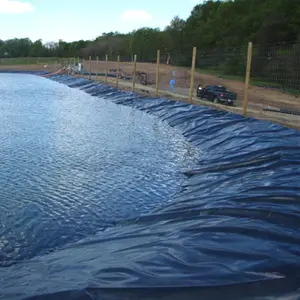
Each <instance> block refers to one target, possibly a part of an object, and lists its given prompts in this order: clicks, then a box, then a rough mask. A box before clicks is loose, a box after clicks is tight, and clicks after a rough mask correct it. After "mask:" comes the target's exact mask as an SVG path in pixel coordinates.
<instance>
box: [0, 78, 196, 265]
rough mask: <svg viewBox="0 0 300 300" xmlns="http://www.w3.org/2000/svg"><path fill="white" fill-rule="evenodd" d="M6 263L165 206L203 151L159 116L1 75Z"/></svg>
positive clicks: (0, 258)
mask: <svg viewBox="0 0 300 300" xmlns="http://www.w3.org/2000/svg"><path fill="white" fill-rule="evenodd" d="M0 95H1V96H0V100H1V101H0V128H1V129H0V157H1V160H0V163H1V173H0V190H1V193H0V265H2V266H5V265H9V264H11V263H14V262H16V261H19V260H22V259H25V258H31V257H34V256H36V255H41V254H44V253H47V252H49V251H53V250H54V249H56V248H59V247H61V246H63V245H65V244H67V243H70V242H74V241H77V240H80V239H81V238H84V237H87V236H89V235H92V234H94V233H96V232H97V231H99V230H102V229H104V228H107V227H109V226H111V225H114V224H115V223H116V222H118V221H122V220H126V219H129V218H134V217H138V216H140V215H142V214H145V213H149V212H151V210H153V209H154V208H158V207H160V206H164V205H165V204H166V203H167V202H168V201H171V198H172V196H173V195H174V194H176V193H177V192H178V191H179V190H180V188H181V185H182V182H183V180H184V175H183V174H182V171H184V170H186V169H188V168H190V167H192V166H193V165H194V164H195V162H196V161H197V158H198V156H199V153H198V152H197V151H196V149H195V148H194V147H192V146H191V145H190V144H189V143H187V142H186V141H185V140H184V138H183V137H182V136H181V134H179V132H177V131H176V130H174V129H172V128H171V127H169V126H168V125H167V124H166V123H163V122H161V121H159V120H158V118H156V117H153V116H150V115H148V114H146V113H143V112H141V111H137V110H134V109H132V108H129V107H124V106H119V105H116V104H114V103H111V102H110V101H107V100H104V99H101V98H98V97H92V96H90V95H88V94H86V93H84V92H82V91H79V90H74V89H70V88H68V87H67V86H65V85H61V84H59V83H56V82H53V81H50V80H47V79H44V78H41V77H38V76H33V75H22V74H0Z"/></svg>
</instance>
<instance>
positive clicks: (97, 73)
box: [96, 56, 99, 81]
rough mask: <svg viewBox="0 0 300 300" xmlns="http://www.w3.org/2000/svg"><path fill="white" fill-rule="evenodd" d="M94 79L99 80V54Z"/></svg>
mask: <svg viewBox="0 0 300 300" xmlns="http://www.w3.org/2000/svg"><path fill="white" fill-rule="evenodd" d="M96 59H97V66H96V81H99V56H97V58H96Z"/></svg>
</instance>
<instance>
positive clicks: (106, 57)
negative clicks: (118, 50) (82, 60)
mask: <svg viewBox="0 0 300 300" xmlns="http://www.w3.org/2000/svg"><path fill="white" fill-rule="evenodd" d="M107 73H108V55H107V54H106V55H105V83H107Z"/></svg>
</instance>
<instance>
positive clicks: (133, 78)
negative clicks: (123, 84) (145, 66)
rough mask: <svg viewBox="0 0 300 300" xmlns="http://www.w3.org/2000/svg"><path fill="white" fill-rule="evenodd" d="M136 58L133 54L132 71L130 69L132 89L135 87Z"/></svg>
mask: <svg viewBox="0 0 300 300" xmlns="http://www.w3.org/2000/svg"><path fill="white" fill-rule="evenodd" d="M136 60H137V55H136V54H135V55H134V60H133V66H132V68H133V71H132V91H134V88H135V79H136V78H135V77H136Z"/></svg>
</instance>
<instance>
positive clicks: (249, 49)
mask: <svg viewBox="0 0 300 300" xmlns="http://www.w3.org/2000/svg"><path fill="white" fill-rule="evenodd" d="M252 48H253V44H252V42H249V44H248V55H247V67H246V78H245V89H244V106H243V114H244V115H246V114H247V109H248V92H249V83H250V73H251V64H252Z"/></svg>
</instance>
